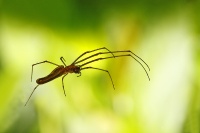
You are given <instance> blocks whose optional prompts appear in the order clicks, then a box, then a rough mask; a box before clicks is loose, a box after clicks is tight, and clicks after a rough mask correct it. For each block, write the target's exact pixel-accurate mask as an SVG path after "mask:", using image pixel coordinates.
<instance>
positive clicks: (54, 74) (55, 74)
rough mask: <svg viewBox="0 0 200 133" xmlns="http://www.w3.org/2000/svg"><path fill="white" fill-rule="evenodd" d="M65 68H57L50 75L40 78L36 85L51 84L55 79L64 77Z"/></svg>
mask: <svg viewBox="0 0 200 133" xmlns="http://www.w3.org/2000/svg"><path fill="white" fill-rule="evenodd" d="M64 71H65V67H64V66H63V65H61V66H58V67H56V68H55V69H54V70H53V71H52V72H51V73H50V74H49V75H47V76H45V77H43V78H39V79H37V80H36V83H38V84H45V83H47V82H50V81H52V80H54V79H55V78H58V77H60V76H62V75H63V74H66V73H65V72H64Z"/></svg>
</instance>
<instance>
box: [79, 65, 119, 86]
mask: <svg viewBox="0 0 200 133" xmlns="http://www.w3.org/2000/svg"><path fill="white" fill-rule="evenodd" d="M86 69H96V70H100V71H104V72H107V73H108V75H109V77H110V80H111V82H112V85H113V89H114V90H115V86H114V83H113V80H112V77H111V75H110V73H109V71H108V70H104V69H100V68H95V67H84V68H81V70H86Z"/></svg>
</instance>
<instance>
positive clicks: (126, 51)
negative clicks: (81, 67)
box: [75, 50, 150, 71]
mask: <svg viewBox="0 0 200 133" xmlns="http://www.w3.org/2000/svg"><path fill="white" fill-rule="evenodd" d="M108 53H110V52H99V53H96V54H93V55H91V56H88V57H86V58H84V59H82V60H80V61H77V62H76V63H75V64H78V63H80V62H83V61H85V60H87V59H89V58H92V57H95V56H98V55H101V54H108ZM111 53H112V54H114V53H131V54H133V55H134V56H136V57H137V58H138V59H140V60H141V61H142V62H143V63H144V64H145V65H146V66H147V67H148V69H149V71H150V67H149V66H148V64H147V63H146V62H145V61H144V60H143V59H142V58H140V57H139V56H138V55H136V54H135V53H133V52H132V51H130V50H123V51H111ZM114 57H115V55H114Z"/></svg>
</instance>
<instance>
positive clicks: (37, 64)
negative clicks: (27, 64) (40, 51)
mask: <svg viewBox="0 0 200 133" xmlns="http://www.w3.org/2000/svg"><path fill="white" fill-rule="evenodd" d="M42 63H49V64H52V65H56V66H59V65H58V64H55V63H53V62H50V61H47V60H45V61H42V62H38V63H35V64H33V65H32V70H31V82H32V76H33V67H34V66H35V65H39V64H42Z"/></svg>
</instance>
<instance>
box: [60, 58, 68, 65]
mask: <svg viewBox="0 0 200 133" xmlns="http://www.w3.org/2000/svg"><path fill="white" fill-rule="evenodd" d="M60 60H61V61H62V63H63V64H64V65H65V67H66V66H67V65H66V64H65V62H66V61H65V58H63V57H60Z"/></svg>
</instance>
